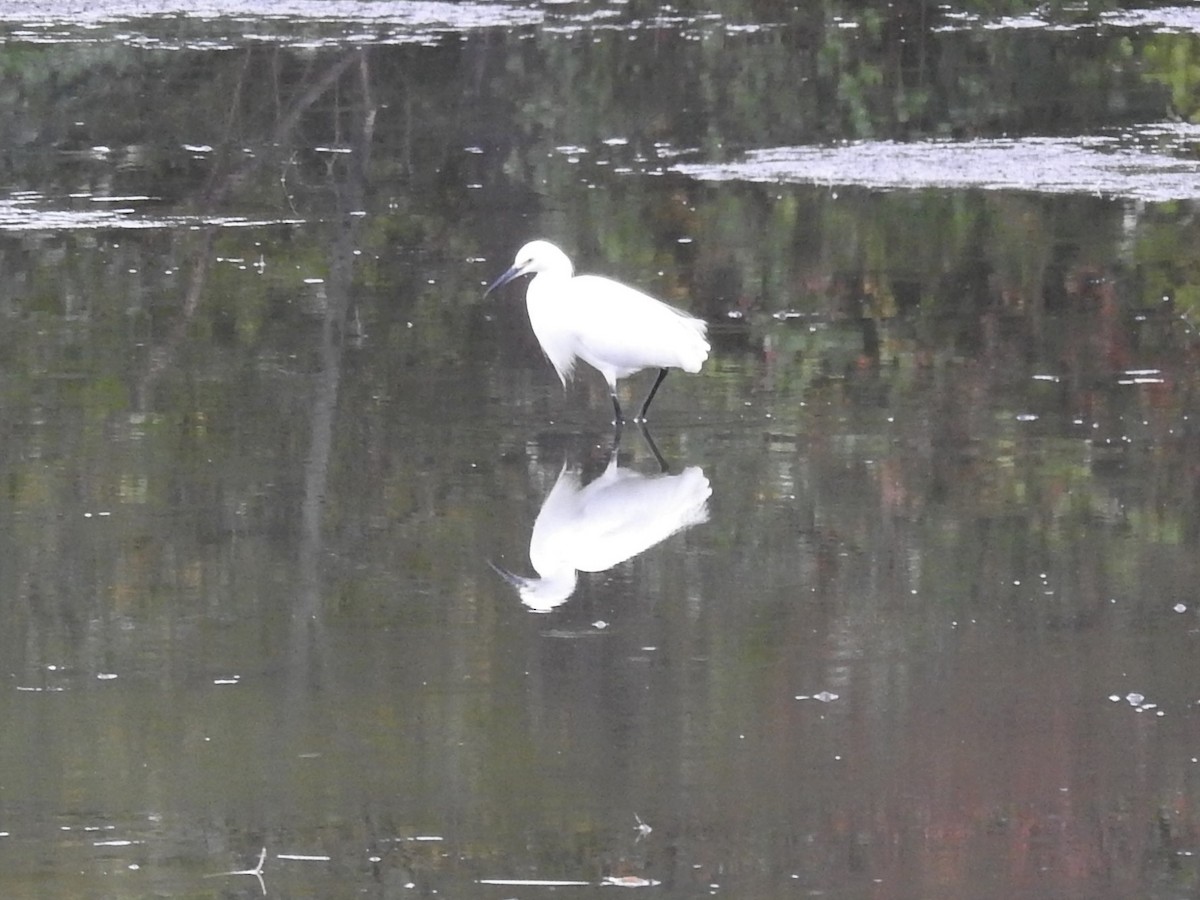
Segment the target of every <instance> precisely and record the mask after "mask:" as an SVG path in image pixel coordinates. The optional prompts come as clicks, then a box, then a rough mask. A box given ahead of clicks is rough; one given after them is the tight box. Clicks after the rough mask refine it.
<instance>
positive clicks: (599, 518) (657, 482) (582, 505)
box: [492, 453, 712, 612]
mask: <svg viewBox="0 0 1200 900" xmlns="http://www.w3.org/2000/svg"><path fill="white" fill-rule="evenodd" d="M711 494H712V487H711V486H710V485H709V482H708V478H706V477H705V475H704V470H703V469H701V468H700V467H699V466H689V467H688V468H686V469H684V470H683V471H682V472H680V473H679V474H678V475H667V474H662V475H642V474H640V473H638V472H636V471H634V470H633V469H625V468H621V467H620V466H618V465H617V454H616V453H613V455H612V457H611V459H610V460H609V463H608V468H606V469H605V470H604V474H602V475H601V476H600V477H599V478H597V479H596V480H595V481H592V482H591V483H589V484H587V485H586V486H581V484H580V478H579V472H578V471H577V470H573V469H568V468H567V467H566V466H563V469H562V472H560V473H559V476H558V481H556V482H555V483H554V487H553V488H552V489H551V490H550V493H549V494H547V495H546V499H545V501H543V503H542V508H541V510H540V511H539V512H538V516H537V521H535V522H534V523H533V534H532V535H530V538H529V561H530V562H531V563H533V568H534V569H536V570H537V573H538V576H539V577H537V578H527V577H525V576H522V575H515V574H513V573H512V572H509V571H508V570H507V569H502V568H500V567H499V566H497V565H496V564H495V563H493V564H492V568H494V569H495V570H496V571H497V572H499V573H500V574H501V575H502V576H503V577H504V579H505V580H506V581H507V582H508V583H509V584H511V585H512V586H513V587H515V588H516V589H517V593H518V594H520V596H521V602H522V603H524V604H525V605H526V606H527V607H529V608H530V609H531V610H533V611H534V612H549V611H550V610H552V609H554V608H555V607H557V606H559V605H561V604H562V603H564V602H565V601H566V600H567V598H568V597H570V596H571V594H573V593H574V592H575V582H576V578H577V573H578V572H581V571H582V572H603V571H605V570H606V569H611V568H612V567H613V566H615V565H617V564H618V563H621V562H624V561H625V560H627V559H630V558H631V557H634V556H636V555H637V554H639V553H641V552H643V551H645V550H648V549H650V548H651V547H653V546H654V545H655V544H657V543H659V542H660V541H664V540H666V539H667V538H668V537H670V536H671V535H672V534H675V533H676V532H678V531H682V530H683V529H685V528H690V527H692V526H693V525H698V524H700V523H701V522H707V521H708V498H709V496H711Z"/></svg>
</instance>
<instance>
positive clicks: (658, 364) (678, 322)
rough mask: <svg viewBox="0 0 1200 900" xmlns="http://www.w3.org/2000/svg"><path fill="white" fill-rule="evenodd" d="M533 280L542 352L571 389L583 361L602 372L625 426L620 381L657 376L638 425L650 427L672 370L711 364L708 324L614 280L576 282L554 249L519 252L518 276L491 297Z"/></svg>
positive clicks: (543, 244)
mask: <svg viewBox="0 0 1200 900" xmlns="http://www.w3.org/2000/svg"><path fill="white" fill-rule="evenodd" d="M530 273H532V274H533V276H534V277H533V280H532V281H531V282H529V287H528V289H527V290H526V292H525V304H526V306H527V307H528V309H529V324H530V325H532V326H533V333H534V335H535V336H536V337H537V339H538V343H539V344H541V345H542V350H543V351H544V352H545V354H546V356H547V357H548V358H549V360H550V362H551V364H552V365H553V366H554V370H555V371H556V372H558V377H559V379H560V380H561V381H562V383H563V386H564V387H566V384H567V382H568V381H569V380H570V379H571V375H572V372H573V371H574V368H575V360H576V359H582V360H583V361H584V362H585V363H587V364H588V365H590V366H592V367H593V368H594V369H597V370H598V371H599V372H600V374H601V375H603V376H604V379H605V380H606V381H607V382H608V389H609V393H610V394H611V396H612V404H613V412H614V414H615V415H616V423H617V424H618V425H620V424H621V423H622V422H623V421H624V416H623V415H622V414H621V404H620V403H619V402H618V400H617V379H619V378H625V377H626V376H628V375H632V374H633V373H634V372H640V371H641V370H642V369H652V368H657V369H658V377H657V378H655V380H654V386H653V387H651V388H650V393H649V394H647V395H646V401H645V402H644V403H643V404H642V408H641V411H640V412H639V413H638V415H637V417H636V418H635V421H642V422H644V421H645V420H646V411H647V410H648V409H649V408H650V401H651V400H653V399H654V394H655V393H656V392H657V391H658V386H659V385H660V384H662V382H663V379H664V378H666V377H667V370H668V369H671V368H678V369H683V370H684V371H685V372H699V371H700V367H701V366H702V365H703V364H704V361H705V360H706V359H708V351H709V345H708V341H707V340H705V337H704V334H705V331H706V329H707V326H706V325H705V323H704V322H703V321H701V320H700V319H697V318H695V317H694V316H690V315H688V314H687V313H685V312H683V311H682V310H679V309H676V308H675V307H673V306H668V305H667V304H666V303H663V302H662V301H660V300H655V299H654V298H653V297H651V296H649V295H648V294H643V293H642V292H641V291H638V290H635V289H633V288H631V287H627V286H626V285H623V284H621V283H620V282H618V281H613V280H612V279H611V278H604V277H602V276H599V275H576V274H575V267H574V266H573V265H571V260H570V259H569V258H568V257H567V255H566V254H565V253H563V252H562V250H560V249H558V247H556V246H554V244H551V243H550V242H549V241H531V242H529V243H528V244H526V245H525V246H524V247H522V248H521V249H520V250H518V251H517V257H516V260H515V261H514V262H513V265H512V268H510V269H509V270H508V271H507V272H505V273H504V274H503V275H501V276H500V277H499V278H497V279H496V280H495V281H494V282H493V283H492V284H491V285H490V286H489V287H488V289H487V290H486V291H485V292H484V296H487V295H488V294H490V293H491V292H492V291H494V290H496V288H498V287H500V286H501V285H504V284H507V283H508V282H510V281H512V280H513V279H514V278H518V277H520V276H521V275H527V274H530Z"/></svg>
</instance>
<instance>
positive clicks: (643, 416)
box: [614, 369, 667, 422]
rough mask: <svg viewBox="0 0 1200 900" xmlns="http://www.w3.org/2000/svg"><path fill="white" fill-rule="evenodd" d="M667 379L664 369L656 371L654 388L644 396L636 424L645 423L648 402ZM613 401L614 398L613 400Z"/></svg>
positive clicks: (648, 406)
mask: <svg viewBox="0 0 1200 900" xmlns="http://www.w3.org/2000/svg"><path fill="white" fill-rule="evenodd" d="M666 377H667V370H666V369H659V370H658V377H657V378H655V379H654V387H652V388H650V393H649V394H647V395H646V402H645V403H643V404H642V411H641V412H640V413H638V417H637V419H635V421H637V422H645V421H646V410H648V409H649V408H650V401H651V400H653V399H654V395H655V394H656V393H658V386H659V385H660V384H662V383H663V379H664V378H666ZM614 399H615V398H614Z"/></svg>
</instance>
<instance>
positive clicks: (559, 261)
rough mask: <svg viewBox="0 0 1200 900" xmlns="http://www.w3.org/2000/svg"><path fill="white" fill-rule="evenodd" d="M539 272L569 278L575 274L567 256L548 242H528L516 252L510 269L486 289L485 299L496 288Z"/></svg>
mask: <svg viewBox="0 0 1200 900" xmlns="http://www.w3.org/2000/svg"><path fill="white" fill-rule="evenodd" d="M541 272H548V273H551V274H554V275H564V276H566V277H567V278H570V277H571V275H572V274H574V272H575V268H574V266H572V265H571V260H570V259H568V258H567V254H565V253H563V252H562V251H561V250H559V249H558V248H557V247H555V246H554V245H553V244H552V243H550V242H549V241H530V242H529V243H528V244H526V245H525V246H524V247H522V248H521V249H520V250H518V251H517V257H516V259H515V260H513V264H512V268H510V269H509V270H508V271H507V272H505V273H504V274H503V275H501V276H500V277H499V278H497V279H496V280H495V281H493V282H492V283H491V285H489V286H488V289H487V290H486V291H484V292H483V295H484V296H485V297H486V296H487V295H488V294H490V293H491V292H492V291H494V290H496V288H498V287H503V286H504V285H506V284H508V283H509V282H510V281H512V280H513V279H514V278H520V277H521V276H522V275H530V274H532V275H536V274H538V273H541Z"/></svg>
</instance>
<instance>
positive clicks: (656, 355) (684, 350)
mask: <svg viewBox="0 0 1200 900" xmlns="http://www.w3.org/2000/svg"><path fill="white" fill-rule="evenodd" d="M571 293H572V296H571V298H570V300H569V302H570V305H571V314H572V315H571V318H572V330H573V331H574V333H575V338H576V342H577V347H576V352H577V354H578V355H579V356H580V357H582V358H583V359H584V360H586V361H587V362H588V363H590V364H591V365H593V366H595V367H596V368H597V369H599V370H600V371H601V372H604V373H605V375H606V376H608V375H609V373H612V376H613V377H615V378H621V377H624V376H625V375H629V374H631V373H633V372H637V371H639V370H641V369H645V368H650V367H656V368H658V367H662V368H665V367H669V366H675V367H678V368H682V369H685V370H686V371H689V372H697V371H699V370H700V366H701V365H702V364H703V362H704V360H705V359H706V358H707V357H708V350H709V345H708V341H706V340H705V338H704V332H705V324H704V322H703V321H701V320H700V319H696V318H694V317H692V316H690V315H688V314H687V313H685V312H682V311H681V310H678V309H675V308H674V307H672V306H668V305H667V304H666V303H663V302H661V301H659V300H656V299H654V298H653V297H651V296H649V295H648V294H643V293H642V292H641V291H638V290H635V289H634V288H631V287H628V286H626V285H623V284H621V283H620V282H617V281H612V280H611V279H608V278H603V277H601V276H598V275H580V276H576V277H575V278H573V279H572V291H571Z"/></svg>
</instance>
